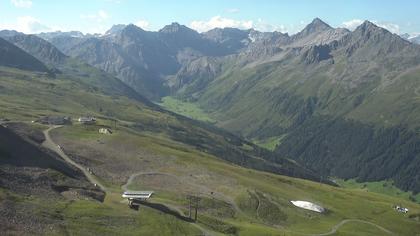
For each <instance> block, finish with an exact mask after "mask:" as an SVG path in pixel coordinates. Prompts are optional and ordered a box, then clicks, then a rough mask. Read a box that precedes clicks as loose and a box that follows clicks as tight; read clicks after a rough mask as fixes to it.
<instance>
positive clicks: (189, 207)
mask: <svg viewBox="0 0 420 236" xmlns="http://www.w3.org/2000/svg"><path fill="white" fill-rule="evenodd" d="M189 203H190V205H189V215H188V217H189V218H190V219H191V198H190V199H189Z"/></svg>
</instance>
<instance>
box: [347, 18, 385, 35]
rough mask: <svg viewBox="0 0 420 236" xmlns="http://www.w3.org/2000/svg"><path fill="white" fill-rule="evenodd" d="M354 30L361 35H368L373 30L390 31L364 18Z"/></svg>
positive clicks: (379, 31)
mask: <svg viewBox="0 0 420 236" xmlns="http://www.w3.org/2000/svg"><path fill="white" fill-rule="evenodd" d="M355 32H359V33H361V34H362V35H370V34H372V33H373V32H377V33H390V32H389V31H388V30H386V29H384V28H381V27H379V26H377V25H375V24H374V23H372V22H370V21H368V20H365V21H364V22H363V24H361V25H359V26H358V27H357V28H356V29H355Z"/></svg>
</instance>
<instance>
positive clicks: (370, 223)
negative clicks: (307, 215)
mask: <svg viewBox="0 0 420 236" xmlns="http://www.w3.org/2000/svg"><path fill="white" fill-rule="evenodd" d="M351 222H358V223H363V224H368V225H372V226H374V227H376V228H378V229H379V230H381V231H382V232H384V233H386V234H388V235H395V234H394V233H393V232H391V231H389V230H387V229H385V228H384V227H382V226H380V225H377V224H375V223H372V222H369V221H365V220H357V219H349V220H343V221H341V222H340V223H338V224H336V225H335V226H334V227H332V228H331V230H330V231H329V232H327V233H323V234H312V236H328V235H333V234H335V233H336V232H337V230H338V229H340V227H341V226H343V225H345V224H347V223H351Z"/></svg>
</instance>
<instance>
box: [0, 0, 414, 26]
mask: <svg viewBox="0 0 420 236" xmlns="http://www.w3.org/2000/svg"><path fill="white" fill-rule="evenodd" d="M419 10H420V1H415V0H398V1H391V0H382V1H381V0H347V1H345V0H323V1H322V0H293V1H286V0H284V1H282V0H209V1H204V0H203V1H201V0H195V1H190V0H172V1H169V0H167V1H163V0H162V1H159V0H149V1H145V0H0V29H16V30H18V31H22V32H25V33H37V32H40V31H55V30H62V31H68V30H79V31H82V32H84V33H103V32H105V31H106V30H107V29H109V28H110V27H111V26H112V25H114V24H128V23H133V24H136V25H138V26H140V27H142V28H144V29H147V30H158V29H160V28H162V27H163V26H164V25H167V24H170V23H171V22H178V23H180V24H184V25H186V26H188V27H191V28H194V29H196V30H198V31H207V30H209V29H211V28H214V27H238V28H256V29H258V30H262V31H274V30H277V31H281V32H289V33H291V34H293V33H295V32H297V31H299V30H301V29H302V28H303V27H304V26H305V25H306V24H308V23H309V22H311V21H312V19H313V18H315V17H319V18H321V19H322V20H324V21H325V22H327V23H329V24H330V25H331V26H333V27H347V28H350V29H353V28H354V27H356V26H357V25H358V24H360V23H361V22H362V21H363V20H370V21H373V22H374V23H376V24H378V25H380V26H382V27H385V28H387V29H389V30H390V31H392V32H394V33H410V34H418V33H420V11H419Z"/></svg>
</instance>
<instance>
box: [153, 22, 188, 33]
mask: <svg viewBox="0 0 420 236" xmlns="http://www.w3.org/2000/svg"><path fill="white" fill-rule="evenodd" d="M159 32H160V33H178V32H195V31H194V30H193V29H190V28H188V27H187V26H185V25H181V24H179V23H177V22H173V23H172V24H170V25H166V26H165V27H163V28H162V29H161V30H159Z"/></svg>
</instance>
